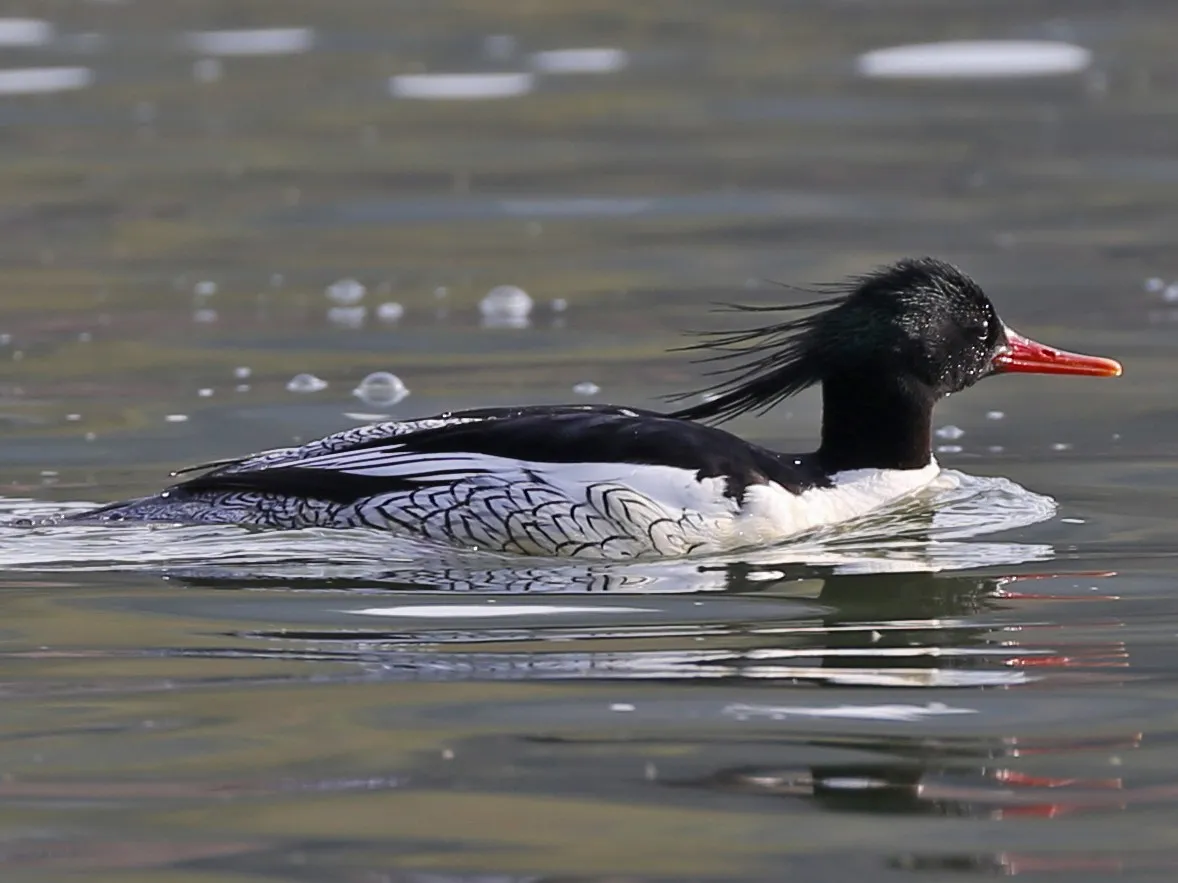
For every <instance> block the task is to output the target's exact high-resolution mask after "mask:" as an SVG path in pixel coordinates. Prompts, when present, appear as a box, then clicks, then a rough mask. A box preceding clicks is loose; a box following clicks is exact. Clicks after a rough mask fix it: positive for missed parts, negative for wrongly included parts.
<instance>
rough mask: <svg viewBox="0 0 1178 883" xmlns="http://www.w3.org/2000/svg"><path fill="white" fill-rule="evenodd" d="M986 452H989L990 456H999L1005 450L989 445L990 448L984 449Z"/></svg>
mask: <svg viewBox="0 0 1178 883" xmlns="http://www.w3.org/2000/svg"><path fill="white" fill-rule="evenodd" d="M986 450H987V451H989V452H990V453H991V454H1001V453H1002V452H1003V451H1005V450H1006V448H1005V447H1003V446H1002V445H990V447H988V448H986Z"/></svg>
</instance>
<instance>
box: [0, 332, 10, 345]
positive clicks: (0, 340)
mask: <svg viewBox="0 0 1178 883" xmlns="http://www.w3.org/2000/svg"><path fill="white" fill-rule="evenodd" d="M10 343H12V335H11V334H0V346H8V345H9V344H10Z"/></svg>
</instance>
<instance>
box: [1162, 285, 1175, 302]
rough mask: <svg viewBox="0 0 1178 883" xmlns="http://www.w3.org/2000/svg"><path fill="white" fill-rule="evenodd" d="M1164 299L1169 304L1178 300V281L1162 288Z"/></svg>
mask: <svg viewBox="0 0 1178 883" xmlns="http://www.w3.org/2000/svg"><path fill="white" fill-rule="evenodd" d="M1162 300H1164V301H1165V302H1166V303H1168V304H1172V303H1175V302H1178V282H1171V283H1170V284H1169V285H1167V286H1166V287H1165V288H1164V289H1162Z"/></svg>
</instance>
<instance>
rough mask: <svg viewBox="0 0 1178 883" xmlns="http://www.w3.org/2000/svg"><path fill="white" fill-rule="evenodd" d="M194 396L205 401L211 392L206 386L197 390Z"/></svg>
mask: <svg viewBox="0 0 1178 883" xmlns="http://www.w3.org/2000/svg"><path fill="white" fill-rule="evenodd" d="M196 394H197V395H198V396H200V397H201V398H202V399H207V398H209V397H210V396H211V395H212V394H213V391H212V390H211V389H209V388H208V387H207V386H206V387H204V388H203V389H198V390H197V391H196Z"/></svg>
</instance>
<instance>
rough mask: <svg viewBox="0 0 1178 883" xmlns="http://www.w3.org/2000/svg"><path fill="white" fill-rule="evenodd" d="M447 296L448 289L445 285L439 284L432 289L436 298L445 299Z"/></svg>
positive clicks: (448, 294)
mask: <svg viewBox="0 0 1178 883" xmlns="http://www.w3.org/2000/svg"><path fill="white" fill-rule="evenodd" d="M449 296H450V289H449V288H447V287H446V286H445V285H439V286H438V287H437V288H435V289H434V297H436V298H437V299H438V300H445V299H446V298H448V297H449Z"/></svg>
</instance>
